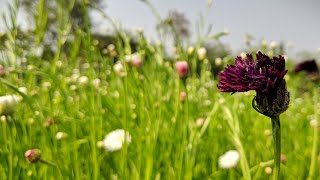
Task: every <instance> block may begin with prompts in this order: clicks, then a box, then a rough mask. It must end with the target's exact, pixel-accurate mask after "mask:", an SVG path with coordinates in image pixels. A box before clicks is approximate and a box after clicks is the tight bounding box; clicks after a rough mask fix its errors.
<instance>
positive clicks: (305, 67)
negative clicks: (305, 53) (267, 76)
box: [293, 59, 319, 73]
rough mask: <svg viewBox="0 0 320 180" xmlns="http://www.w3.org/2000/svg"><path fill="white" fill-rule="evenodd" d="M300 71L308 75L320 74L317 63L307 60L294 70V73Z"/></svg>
mask: <svg viewBox="0 0 320 180" xmlns="http://www.w3.org/2000/svg"><path fill="white" fill-rule="evenodd" d="M300 71H306V72H307V73H319V69H318V66H317V63H316V61H315V60H314V59H313V60H307V61H303V62H301V63H299V64H297V65H296V66H295V68H294V70H293V72H294V73H298V72H300Z"/></svg>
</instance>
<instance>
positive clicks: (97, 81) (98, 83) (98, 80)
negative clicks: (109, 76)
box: [92, 78, 101, 89]
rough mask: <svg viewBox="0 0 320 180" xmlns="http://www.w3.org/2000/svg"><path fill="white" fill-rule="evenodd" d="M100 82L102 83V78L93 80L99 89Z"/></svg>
mask: <svg viewBox="0 0 320 180" xmlns="http://www.w3.org/2000/svg"><path fill="white" fill-rule="evenodd" d="M100 83H101V80H100V79H99V78H96V79H94V80H93V81H92V84H93V86H94V87H95V88H97V89H98V88H99V86H100Z"/></svg>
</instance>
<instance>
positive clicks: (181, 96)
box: [179, 91, 187, 102]
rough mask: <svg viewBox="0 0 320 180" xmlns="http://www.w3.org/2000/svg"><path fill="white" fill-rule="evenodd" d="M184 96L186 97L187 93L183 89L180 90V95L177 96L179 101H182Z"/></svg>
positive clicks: (184, 98)
mask: <svg viewBox="0 0 320 180" xmlns="http://www.w3.org/2000/svg"><path fill="white" fill-rule="evenodd" d="M186 98H187V93H186V92H184V91H181V92H180V97H179V99H180V102H184V101H185V100H186Z"/></svg>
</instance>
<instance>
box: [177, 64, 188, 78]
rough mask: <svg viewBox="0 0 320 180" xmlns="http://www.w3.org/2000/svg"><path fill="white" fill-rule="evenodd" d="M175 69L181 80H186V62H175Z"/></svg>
mask: <svg viewBox="0 0 320 180" xmlns="http://www.w3.org/2000/svg"><path fill="white" fill-rule="evenodd" d="M176 69H177V71H178V74H179V76H180V77H181V78H186V77H187V75H188V72H189V66H188V63H187V62H186V61H177V62H176Z"/></svg>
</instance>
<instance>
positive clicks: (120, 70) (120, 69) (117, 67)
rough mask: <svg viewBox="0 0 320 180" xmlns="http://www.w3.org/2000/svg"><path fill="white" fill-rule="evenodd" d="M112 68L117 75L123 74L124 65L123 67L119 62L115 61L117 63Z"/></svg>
mask: <svg viewBox="0 0 320 180" xmlns="http://www.w3.org/2000/svg"><path fill="white" fill-rule="evenodd" d="M113 70H114V71H115V72H116V74H117V75H119V76H125V71H124V67H123V65H122V63H121V62H117V63H116V64H115V65H114V66H113Z"/></svg>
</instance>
